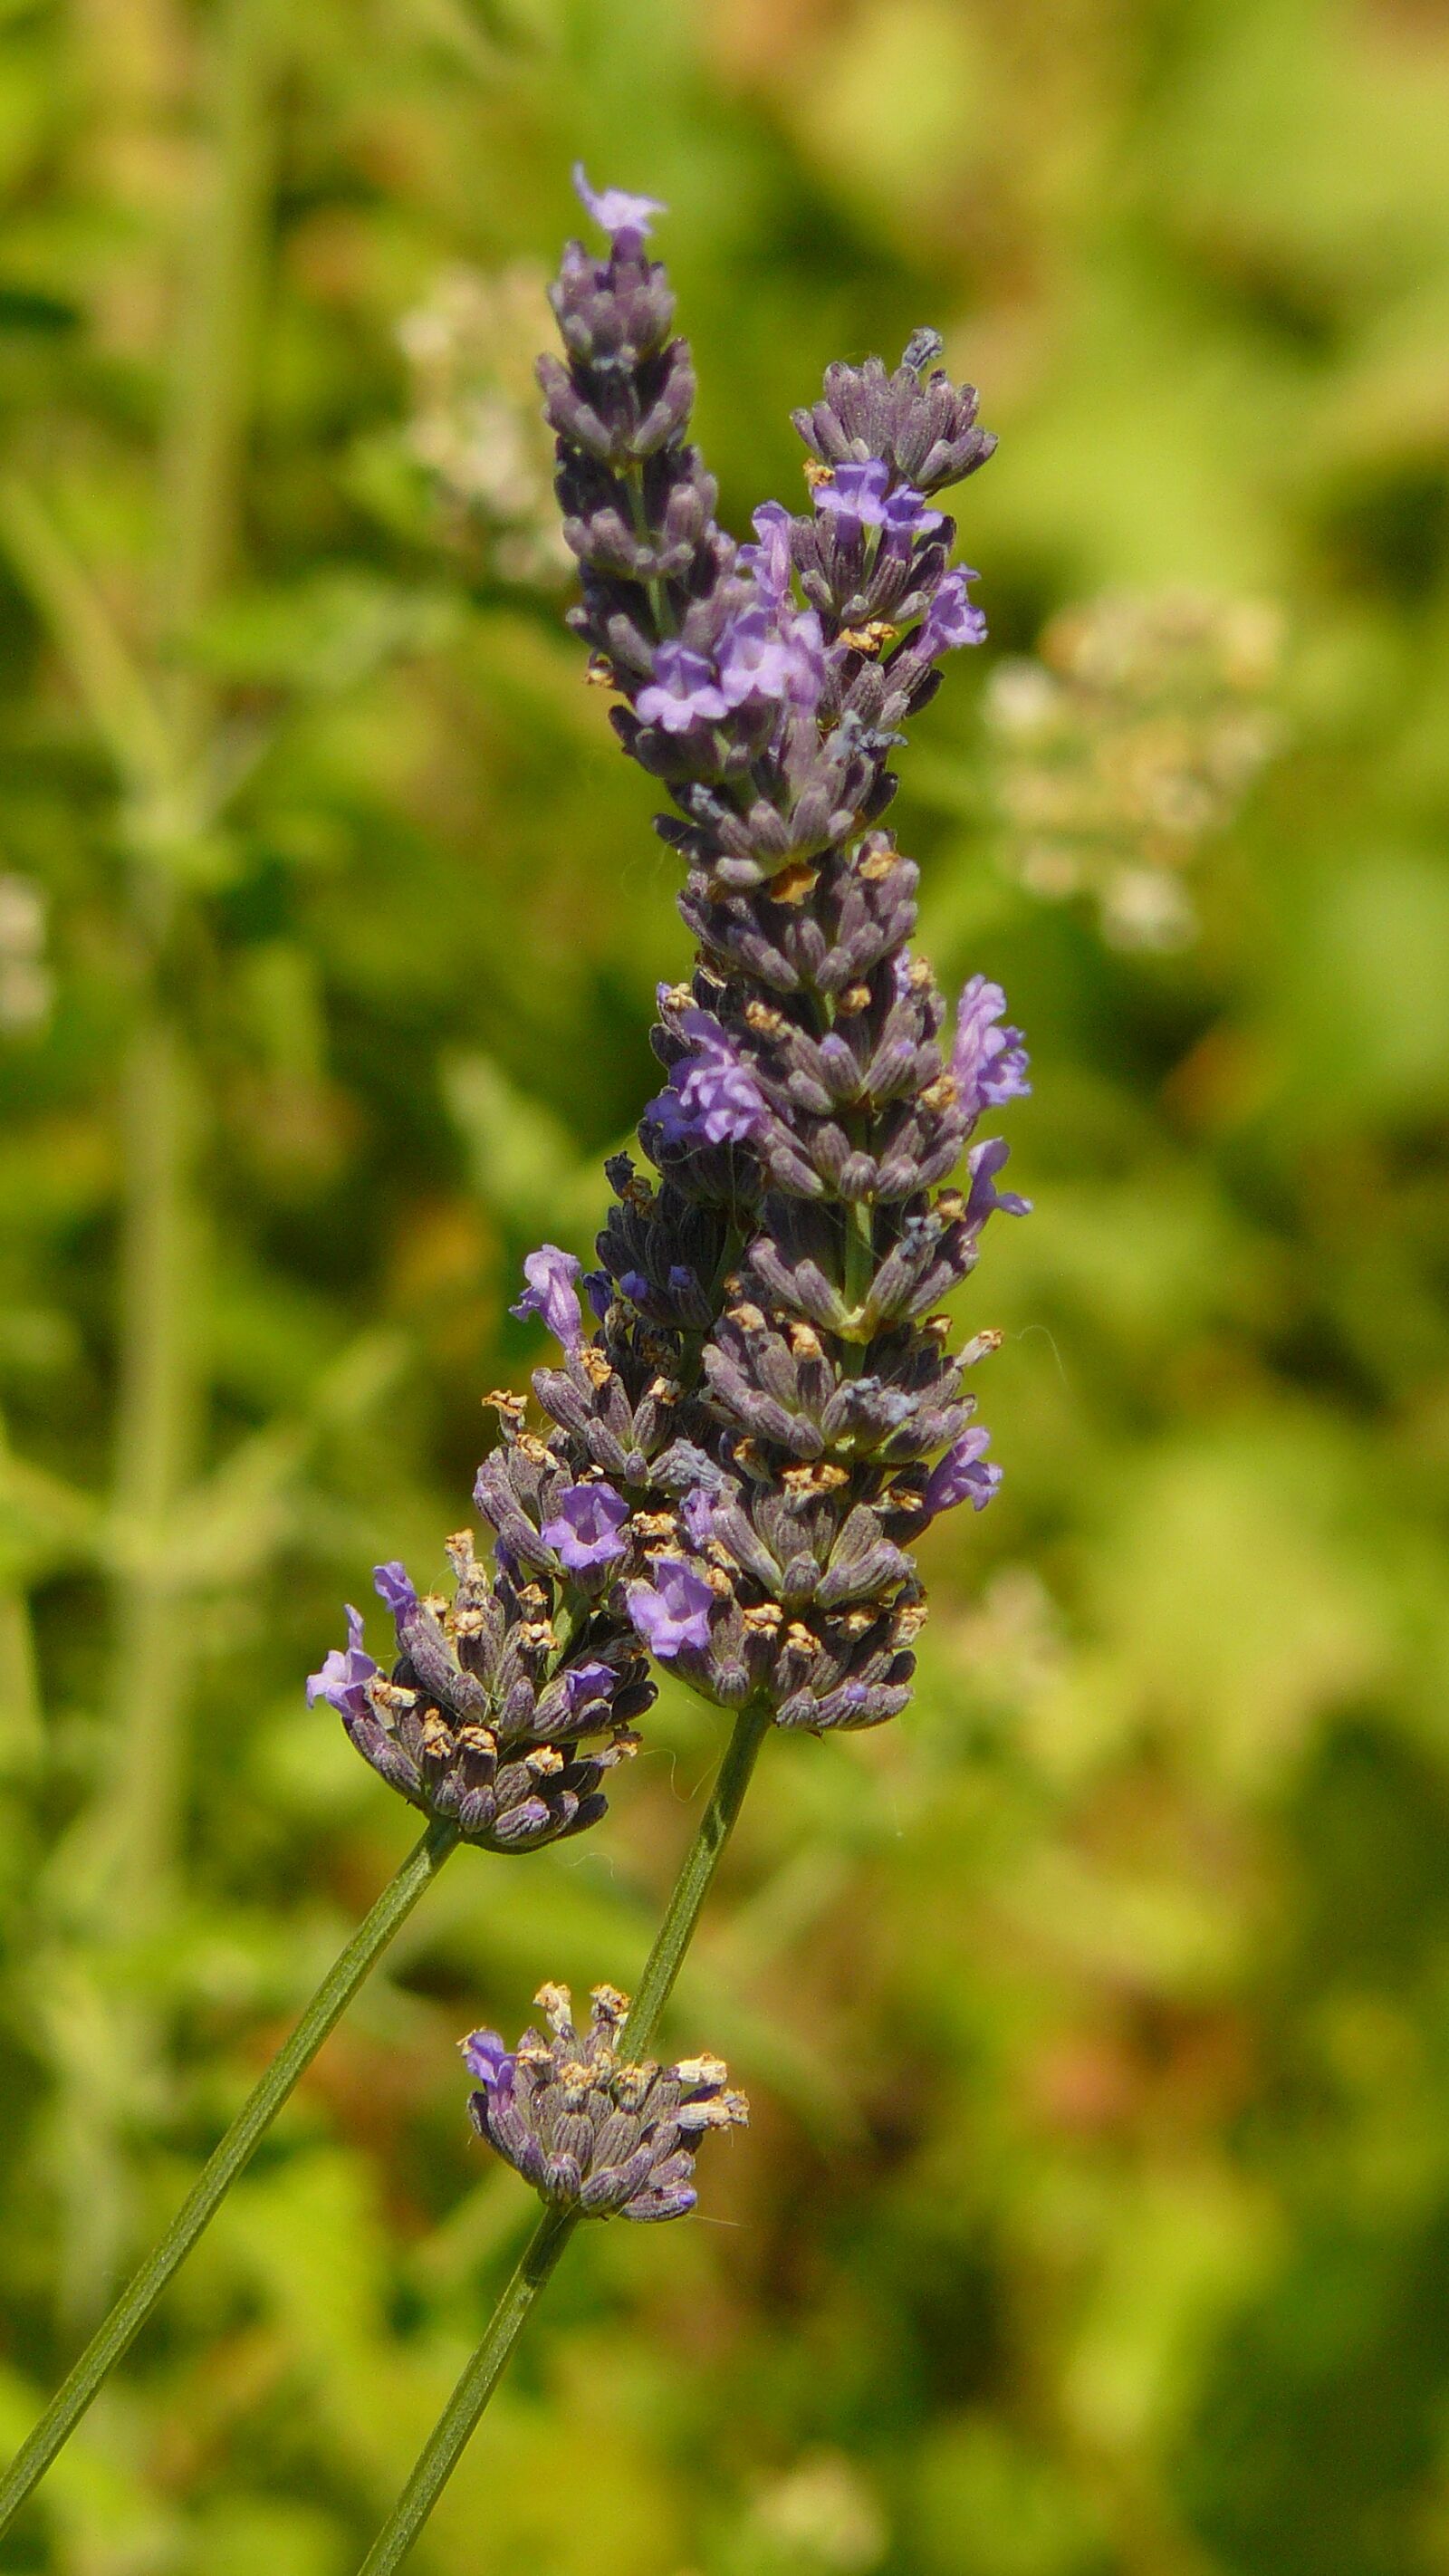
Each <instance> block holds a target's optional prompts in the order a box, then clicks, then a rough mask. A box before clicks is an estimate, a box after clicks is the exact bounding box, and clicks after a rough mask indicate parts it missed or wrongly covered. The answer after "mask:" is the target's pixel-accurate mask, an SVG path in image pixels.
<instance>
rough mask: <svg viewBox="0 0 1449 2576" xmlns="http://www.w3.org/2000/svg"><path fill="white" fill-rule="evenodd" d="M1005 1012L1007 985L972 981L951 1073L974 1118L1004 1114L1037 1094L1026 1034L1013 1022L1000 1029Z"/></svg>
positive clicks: (960, 1007) (960, 1012) (959, 1017)
mask: <svg viewBox="0 0 1449 2576" xmlns="http://www.w3.org/2000/svg"><path fill="white" fill-rule="evenodd" d="M1005 1009H1006V995H1005V994H1004V993H1003V991H1002V989H1001V986H1000V985H999V984H993V983H990V982H988V980H987V978H986V976H984V975H973V976H972V978H971V980H970V982H969V984H967V985H966V986H965V987H964V989H963V991H962V994H961V999H960V1001H959V1003H958V1004H957V1007H956V1042H955V1045H954V1046H953V1048H952V1050H951V1071H952V1073H953V1074H954V1075H955V1077H956V1089H957V1093H958V1095H959V1097H960V1101H961V1106H962V1108H963V1109H965V1110H967V1111H968V1112H969V1114H970V1115H971V1116H972V1117H973V1118H975V1117H979V1116H980V1113H981V1111H982V1110H983V1109H985V1108H988V1107H989V1108H992V1109H999V1108H1001V1107H1002V1105H1003V1104H1004V1103H1005V1102H1006V1101H1008V1100H1021V1099H1023V1098H1025V1096H1026V1095H1027V1094H1028V1093H1029V1092H1030V1090H1031V1084H1030V1082H1029V1081H1028V1079H1027V1068H1028V1065H1029V1063H1030V1058H1029V1057H1028V1055H1027V1052H1026V1045H1025V1042H1024V1040H1023V1038H1022V1034H1021V1031H1020V1029H1017V1028H1012V1027H1011V1026H1010V1024H1009V1023H1008V1024H1007V1025H1006V1026H1005V1027H998V1025H997V1023H998V1022H999V1021H1000V1020H1001V1018H1002V1014H1003V1013H1004V1011H1005Z"/></svg>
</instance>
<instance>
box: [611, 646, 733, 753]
mask: <svg viewBox="0 0 1449 2576" xmlns="http://www.w3.org/2000/svg"><path fill="white" fill-rule="evenodd" d="M634 703H635V707H636V710H637V712H638V715H639V717H640V720H641V722H643V723H644V724H652V725H658V726H659V727H660V730H661V731H662V732H664V733H688V732H689V730H690V727H691V726H692V725H697V724H713V723H714V722H715V721H716V719H717V718H718V717H720V716H723V715H728V713H729V701H728V699H727V698H726V697H725V696H724V694H723V691H722V690H721V689H720V688H719V686H718V684H717V682H716V680H715V676H714V673H713V671H712V670H711V669H710V666H709V664H708V662H706V660H705V658H704V655H703V654H702V653H692V652H691V651H690V649H689V646H688V645H687V644H661V645H660V647H659V650H658V652H657V653H656V654H655V656H654V677H653V679H652V680H651V681H650V683H649V686H648V687H647V688H644V689H641V690H640V692H639V695H638V697H637V698H636V700H635V702H634Z"/></svg>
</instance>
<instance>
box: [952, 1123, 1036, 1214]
mask: <svg viewBox="0 0 1449 2576" xmlns="http://www.w3.org/2000/svg"><path fill="white" fill-rule="evenodd" d="M1010 1152H1011V1147H1010V1146H1009V1145H1008V1144H1007V1142H1006V1139H1005V1137H1004V1136H988V1137H986V1138H984V1139H983V1141H982V1143H981V1144H979V1145H973V1146H972V1148H971V1151H970V1153H969V1154H968V1155H967V1157H966V1169H967V1171H968V1173H969V1174H970V1176H971V1188H970V1192H969V1195H968V1197H967V1201H966V1222H967V1224H968V1225H969V1226H972V1227H980V1226H983V1225H984V1224H985V1222H986V1220H987V1218H988V1217H989V1216H994V1215H995V1214H996V1213H997V1212H998V1210H999V1211H1000V1213H1001V1214H1002V1215H1004V1216H1030V1214H1031V1201H1030V1199H1024V1198H1023V1197H1022V1195H1021V1192H1020V1191H1019V1190H999V1189H998V1188H997V1186H996V1175H997V1173H998V1172H999V1171H1000V1169H1001V1167H1002V1164H1003V1163H1004V1162H1005V1161H1006V1160H1007V1157H1008V1156H1009V1154H1010Z"/></svg>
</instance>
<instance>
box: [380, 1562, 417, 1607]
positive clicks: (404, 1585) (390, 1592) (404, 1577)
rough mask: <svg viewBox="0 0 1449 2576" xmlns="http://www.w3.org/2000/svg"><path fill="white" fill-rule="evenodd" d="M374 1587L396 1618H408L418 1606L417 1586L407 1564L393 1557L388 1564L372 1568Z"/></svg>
mask: <svg viewBox="0 0 1449 2576" xmlns="http://www.w3.org/2000/svg"><path fill="white" fill-rule="evenodd" d="M372 1588H373V1590H374V1592H375V1593H376V1594H377V1597H378V1599H379V1600H380V1601H384V1602H386V1604H387V1607H388V1609H389V1610H390V1611H391V1612H392V1615H393V1617H394V1618H395V1619H404V1618H406V1616H407V1614H408V1612H409V1611H410V1610H416V1608H417V1606H418V1594H417V1586H416V1584H415V1583H414V1582H413V1580H412V1578H411V1576H410V1575H409V1573H408V1570H407V1567H406V1566H405V1565H400V1564H399V1563H398V1560H397V1558H396V1557H392V1558H391V1559H390V1560H389V1562H388V1563H387V1564H386V1565H375V1566H374V1567H373V1569H372Z"/></svg>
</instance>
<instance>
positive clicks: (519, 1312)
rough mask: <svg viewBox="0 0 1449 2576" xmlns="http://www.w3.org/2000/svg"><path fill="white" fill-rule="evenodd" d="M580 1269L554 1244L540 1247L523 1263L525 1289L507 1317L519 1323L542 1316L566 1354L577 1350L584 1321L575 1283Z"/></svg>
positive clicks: (578, 1265)
mask: <svg viewBox="0 0 1449 2576" xmlns="http://www.w3.org/2000/svg"><path fill="white" fill-rule="evenodd" d="M582 1268H583V1264H582V1262H581V1261H579V1260H577V1259H576V1258H575V1256H574V1254H573V1253H572V1252H561V1251H560V1250H559V1247H558V1245H557V1244H556V1243H543V1244H540V1246H539V1248H538V1250H537V1252H530V1254H529V1256H528V1258H527V1260H526V1261H525V1262H524V1265H523V1275H524V1278H525V1279H526V1280H527V1281H528V1286H527V1287H526V1288H525V1290H524V1292H523V1295H522V1296H521V1297H520V1298H519V1300H518V1303H517V1305H516V1306H510V1307H509V1309H508V1311H509V1313H510V1315H516V1316H517V1317H518V1319H519V1321H520V1323H522V1322H525V1321H526V1320H527V1318H528V1317H529V1316H530V1315H541V1316H542V1317H543V1320H544V1322H545V1323H546V1324H547V1326H548V1329H549V1331H550V1332H551V1333H552V1335H553V1337H554V1340H555V1341H557V1342H562V1344H563V1346H564V1349H565V1350H566V1351H575V1350H577V1349H578V1346H579V1344H580V1342H581V1341H582V1340H583V1337H584V1318H583V1310H582V1308H581V1307H580V1305H579V1300H578V1291H577V1290H576V1288H575V1287H574V1281H575V1280H576V1279H577V1277H578V1275H579V1272H580V1271H581V1269H582Z"/></svg>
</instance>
